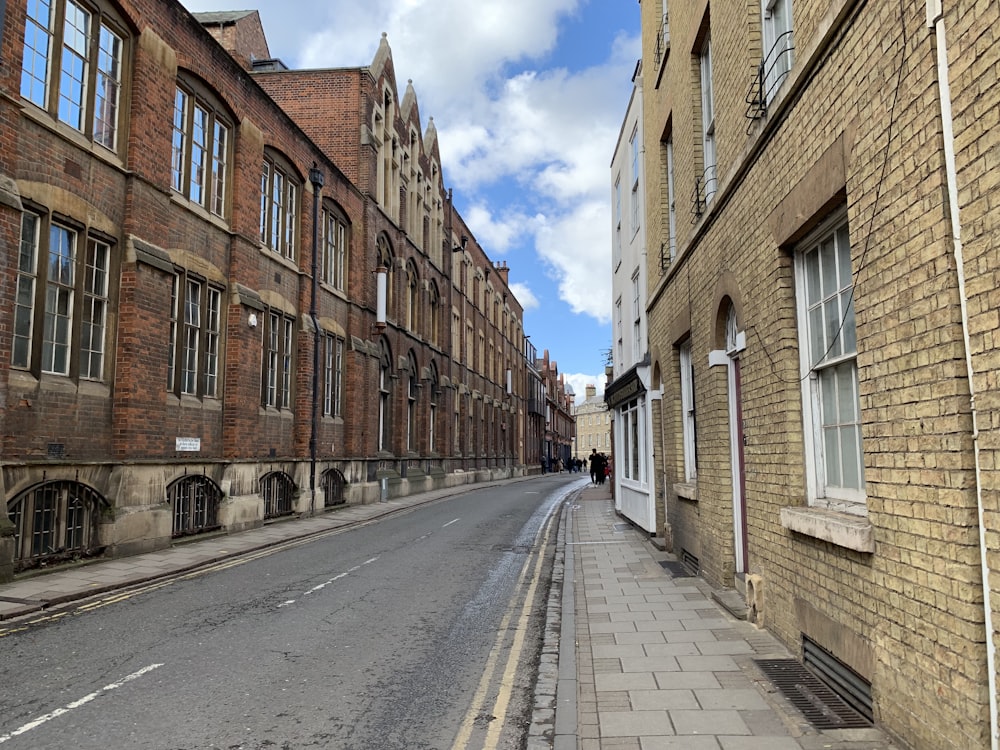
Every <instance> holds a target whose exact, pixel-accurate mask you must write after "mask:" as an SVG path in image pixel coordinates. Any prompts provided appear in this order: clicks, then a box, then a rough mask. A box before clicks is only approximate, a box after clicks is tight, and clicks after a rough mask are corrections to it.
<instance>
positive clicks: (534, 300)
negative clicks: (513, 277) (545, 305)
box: [510, 281, 538, 311]
mask: <svg viewBox="0 0 1000 750" xmlns="http://www.w3.org/2000/svg"><path fill="white" fill-rule="evenodd" d="M510 291H511V292H513V294H514V296H515V297H516V298H517V301H518V302H520V303H521V309H522V310H525V311H528V310H534V309H537V308H538V297H536V296H535V293H534V292H532V291H531V287H529V286H528V285H527V284H525V283H524V282H522V281H515V282H512V283H511V285H510Z"/></svg>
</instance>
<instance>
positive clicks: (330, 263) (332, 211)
mask: <svg viewBox="0 0 1000 750" xmlns="http://www.w3.org/2000/svg"><path fill="white" fill-rule="evenodd" d="M319 226H320V250H321V259H322V260H321V263H322V268H321V270H320V280H321V281H323V282H324V283H325V284H329V285H330V286H332V287H333V288H334V289H339V290H341V291H343V290H344V289H345V287H346V285H347V261H348V250H347V249H348V247H349V245H350V241H351V230H350V225H349V224H348V221H347V219H346V218H345V215H344V213H343V212H342V211H341V210H340V209H339V208H336V207H334V206H332V205H330V206H326V205H325V206H323V215H322V216H321V217H320V225H319Z"/></svg>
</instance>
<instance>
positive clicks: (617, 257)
mask: <svg viewBox="0 0 1000 750" xmlns="http://www.w3.org/2000/svg"><path fill="white" fill-rule="evenodd" d="M612 253H613V254H614V257H613V258H612V262H613V263H612V265H613V267H614V268H617V267H618V264H619V263H621V260H622V178H621V177H616V178H615V239H614V246H613V247H612Z"/></svg>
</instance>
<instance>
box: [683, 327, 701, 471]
mask: <svg viewBox="0 0 1000 750" xmlns="http://www.w3.org/2000/svg"><path fill="white" fill-rule="evenodd" d="M679 360H680V381H681V435H682V438H683V442H684V446H683V447H684V481H685V482H693V481H695V480H696V479H697V478H698V461H697V455H696V448H697V437H696V430H695V414H694V360H693V359H692V357H691V341H690V339H689V340H687V341H685V342H684V343H683V344H681V347H680V357H679Z"/></svg>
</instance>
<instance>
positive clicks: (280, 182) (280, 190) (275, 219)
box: [260, 158, 326, 260]
mask: <svg viewBox="0 0 1000 750" xmlns="http://www.w3.org/2000/svg"><path fill="white" fill-rule="evenodd" d="M298 202H299V184H298V182H297V181H296V179H295V178H294V177H293V176H292V175H291V170H289V169H287V168H285V167H284V166H282V165H281V164H279V163H277V162H276V161H275V160H273V159H271V158H265V159H264V164H263V167H262V169H261V177H260V241H261V244H262V245H264V247H266V248H268V249H269V250H271V251H272V252H275V253H277V254H279V255H281V256H283V257H285V258H288V259H289V260H295V257H296V256H295V249H296V245H297V240H298V234H299V232H298V224H299V219H298V217H299V209H298ZM324 218H325V212H324ZM321 228H322V229H324V230H325V228H326V225H325V223H324V224H322V225H321ZM324 238H325V235H324Z"/></svg>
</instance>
